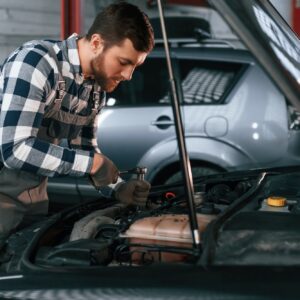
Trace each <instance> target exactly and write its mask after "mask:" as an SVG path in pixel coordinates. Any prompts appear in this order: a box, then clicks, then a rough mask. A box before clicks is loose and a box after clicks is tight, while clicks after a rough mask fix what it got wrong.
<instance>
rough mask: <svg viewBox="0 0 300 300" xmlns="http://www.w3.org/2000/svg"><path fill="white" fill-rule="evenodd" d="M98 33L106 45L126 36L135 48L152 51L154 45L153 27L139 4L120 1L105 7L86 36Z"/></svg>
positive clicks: (119, 41) (115, 43)
mask: <svg viewBox="0 0 300 300" xmlns="http://www.w3.org/2000/svg"><path fill="white" fill-rule="evenodd" d="M95 33H98V34H99V35H100V36H101V37H102V39H103V40H104V43H105V47H107V48H108V47H111V46H113V45H118V44H120V43H121V42H122V41H123V40H124V39H125V38H128V39H130V40H131V42H132V44H133V46H134V48H135V49H136V50H137V51H141V52H150V51H151V50H152V48H153V46H154V34H153V29H152V26H151V24H150V21H149V19H148V16H147V15H146V14H145V13H144V12H142V11H141V10H140V9H139V8H138V7H137V6H135V5H133V4H130V3H127V2H124V1H122V2H118V3H114V4H111V5H109V6H107V7H105V8H104V9H103V10H102V11H101V12H100V13H98V15H97V16H96V18H95V20H94V23H93V24H92V26H91V28H90V29H89V31H88V33H87V35H86V38H87V39H88V40H91V38H92V35H93V34H95Z"/></svg>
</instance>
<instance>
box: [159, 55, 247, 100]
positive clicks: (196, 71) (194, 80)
mask: <svg viewBox="0 0 300 300" xmlns="http://www.w3.org/2000/svg"><path fill="white" fill-rule="evenodd" d="M241 68H242V65H241V64H236V63H225V62H210V61H200V60H190V59H182V60H180V61H179V73H180V78H181V82H182V90H183V94H184V103H185V104H221V103H224V101H225V99H226V97H225V95H226V94H227V93H228V91H229V90H230V88H231V87H232V86H233V84H234V82H235V80H236V78H237V76H236V75H237V74H238V73H239V72H240V70H241ZM163 101H165V102H167V101H168V99H164V100H163Z"/></svg>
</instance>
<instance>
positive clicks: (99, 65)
mask: <svg viewBox="0 0 300 300" xmlns="http://www.w3.org/2000/svg"><path fill="white" fill-rule="evenodd" d="M91 67H92V71H93V75H94V78H95V80H96V82H97V83H98V84H99V85H100V87H101V89H102V90H104V91H106V92H112V91H113V90H114V89H115V88H116V87H117V86H118V85H119V82H120V81H121V80H122V78H119V77H118V78H108V77H107V75H106V73H105V72H104V71H103V70H104V53H102V54H100V55H98V56H97V57H96V58H94V59H93V60H92V62H91Z"/></svg>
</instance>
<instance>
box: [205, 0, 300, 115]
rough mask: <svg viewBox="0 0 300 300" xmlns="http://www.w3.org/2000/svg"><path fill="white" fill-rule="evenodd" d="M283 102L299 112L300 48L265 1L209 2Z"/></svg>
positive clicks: (295, 37) (214, 0)
mask: <svg viewBox="0 0 300 300" xmlns="http://www.w3.org/2000/svg"><path fill="white" fill-rule="evenodd" d="M209 3H210V4H211V5H212V6H213V7H214V8H215V9H216V10H217V11H218V12H219V13H220V15H221V16H222V17H223V18H224V19H225V21H226V22H227V23H228V25H230V26H231V27H232V29H233V30H234V31H235V33H236V34H237V35H238V36H239V37H240V38H241V40H242V41H243V42H244V43H245V45H246V46H247V47H248V48H249V50H250V51H251V52H252V54H253V55H254V56H255V58H256V59H257V61H258V62H259V63H260V64H261V65H262V67H263V68H264V69H265V71H266V72H267V73H268V75H269V76H270V77H271V78H272V79H273V81H274V82H275V83H276V84H277V86H278V87H279V88H280V90H281V91H282V92H283V93H284V95H285V96H286V98H287V99H288V100H289V101H290V102H291V104H293V105H294V106H295V107H296V108H297V109H298V110H299V109H300V97H299V95H300V44H299V39H298V37H297V36H296V34H295V33H294V32H293V31H292V30H291V28H290V27H289V26H288V25H287V23H286V22H285V21H284V19H283V18H282V17H281V16H280V15H279V13H278V12H277V11H276V9H275V8H274V7H273V6H272V5H271V4H270V2H269V1H267V0H209Z"/></svg>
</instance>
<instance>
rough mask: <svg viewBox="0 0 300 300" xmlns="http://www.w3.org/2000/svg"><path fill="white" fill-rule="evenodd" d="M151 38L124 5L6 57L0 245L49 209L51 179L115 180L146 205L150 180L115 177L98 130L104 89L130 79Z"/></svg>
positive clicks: (1, 85) (1, 83)
mask: <svg viewBox="0 0 300 300" xmlns="http://www.w3.org/2000/svg"><path fill="white" fill-rule="evenodd" d="M153 43H154V42H153V30H152V27H151V25H150V23H149V20H148V18H147V16H146V15H145V14H144V13H143V12H141V11H140V10H139V9H138V8H137V7H136V6H134V5H132V4H128V3H125V2H121V3H118V4H112V5H110V6H108V7H107V8H105V9H104V10H103V11H102V12H101V13H99V14H98V15H97V17H96V19H95V21H94V23H93V25H92V26H91V28H90V29H89V31H88V33H87V35H86V36H84V37H79V36H77V35H76V34H73V35H72V36H71V37H69V38H68V39H66V40H64V41H58V42H54V41H31V42H28V43H26V44H24V45H22V46H21V47H20V48H19V49H17V50H15V51H14V52H13V53H12V54H11V55H10V56H9V57H8V58H7V59H6V61H5V62H4V64H3V67H2V72H1V77H0V95H1V96H0V103H1V113H0V162H1V171H0V247H1V245H3V243H4V241H5V239H6V238H7V236H8V234H9V233H10V232H11V231H12V230H13V229H15V228H16V227H17V225H18V224H19V223H20V222H21V221H22V219H23V216H24V215H25V214H41V213H42V214H44V213H46V212H47V209H48V197H47V192H46V184H47V178H48V177H53V176H60V175H70V176H75V177H83V176H89V177H90V179H91V182H92V184H93V185H94V186H95V187H96V188H97V189H99V188H101V187H103V186H106V185H110V184H114V183H116V182H117V180H118V182H117V184H116V185H112V188H114V195H115V198H116V199H117V200H119V201H121V202H123V203H126V204H131V203H132V204H136V205H143V204H145V201H146V199H147V195H148V192H149V189H150V184H149V183H148V182H146V181H137V180H130V181H128V182H123V181H122V180H121V179H120V178H118V174H119V171H118V169H117V167H116V166H115V165H114V163H113V162H112V161H111V160H110V159H109V158H107V157H106V156H105V155H103V154H101V153H100V150H99V148H98V146H97V142H96V136H95V134H96V124H97V118H98V115H99V113H100V111H101V109H102V107H103V106H104V104H105V92H111V91H113V90H114V89H115V88H116V87H117V86H118V84H119V83H120V82H121V81H123V80H130V79H131V77H132V73H133V71H134V69H135V68H136V67H137V66H139V65H141V64H142V63H143V62H144V60H145V58H146V56H147V55H148V53H149V52H150V51H151V50H152V48H153ZM61 139H67V140H68V143H69V147H68V148H64V147H62V146H60V145H59V142H60V140H61ZM120 155H122V152H120Z"/></svg>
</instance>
